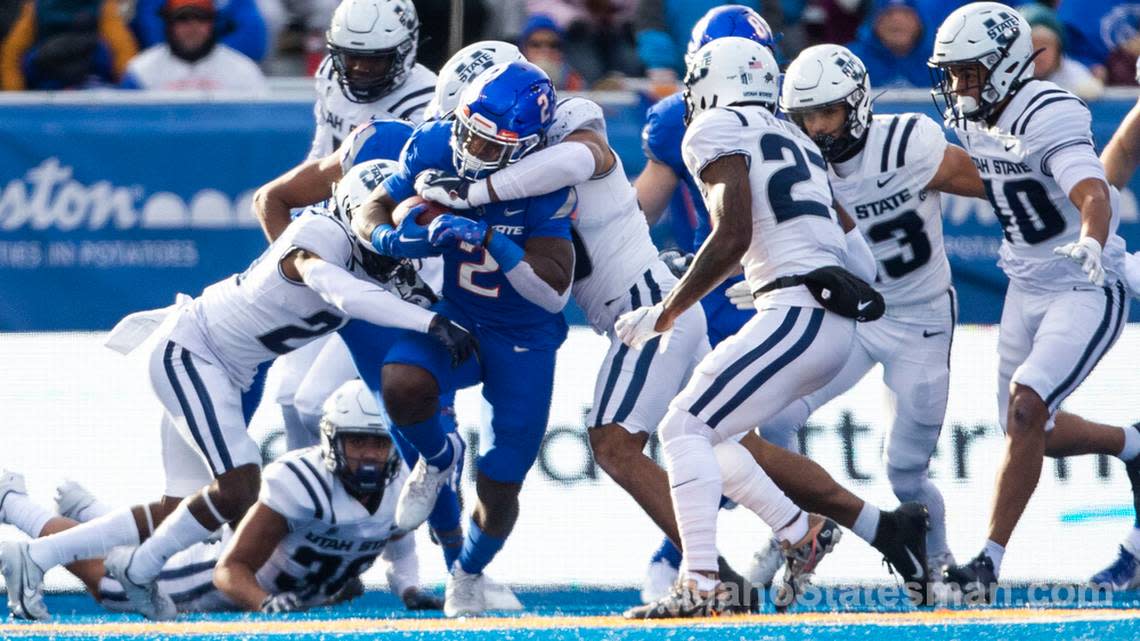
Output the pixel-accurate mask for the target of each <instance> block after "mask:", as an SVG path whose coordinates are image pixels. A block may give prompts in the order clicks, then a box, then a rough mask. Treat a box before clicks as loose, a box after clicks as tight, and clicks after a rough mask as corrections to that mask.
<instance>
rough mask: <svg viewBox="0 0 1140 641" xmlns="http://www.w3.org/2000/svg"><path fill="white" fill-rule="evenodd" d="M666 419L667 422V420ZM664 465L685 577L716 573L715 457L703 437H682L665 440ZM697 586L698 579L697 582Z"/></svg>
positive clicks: (717, 484) (717, 489) (718, 491)
mask: <svg viewBox="0 0 1140 641" xmlns="http://www.w3.org/2000/svg"><path fill="white" fill-rule="evenodd" d="M666 420H668V419H666ZM662 449H663V450H664V452H665V461H666V466H667V469H668V472H669V485H670V488H669V495H670V496H671V497H672V498H673V513H674V514H675V515H676V517H677V530H678V531H679V533H680V535H681V547H682V549H683V550H684V551H685V552H684V558H683V559H682V562H681V571H682V573H683V575H684V576H687V577H689V578H692V577H694V576H699V575H695V572H697V571H702V572H716V571H717V569H718V566H717V561H716V557H717V553H716V517H717V511H718V509H719V506H720V495H721V482H720V474H718V473H717V462H716V455H714V454H713V448H712V444H711V443H709V440H708V438H706V437H704V436H694V435H689V434H685V435H682V436H678V437H675V438H673V439H670V440H667V441H665V443H664V444H663V445H662ZM697 581H698V585H699V584H700V579H697Z"/></svg>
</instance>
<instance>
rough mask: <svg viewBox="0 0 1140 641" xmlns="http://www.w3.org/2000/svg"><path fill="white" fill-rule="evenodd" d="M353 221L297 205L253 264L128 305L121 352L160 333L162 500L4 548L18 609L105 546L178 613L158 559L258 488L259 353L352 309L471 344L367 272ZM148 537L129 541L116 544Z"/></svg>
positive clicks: (156, 371) (154, 363)
mask: <svg viewBox="0 0 1140 641" xmlns="http://www.w3.org/2000/svg"><path fill="white" fill-rule="evenodd" d="M346 224H347V221H345V222H341V221H340V220H338V219H337V218H334V217H333V216H324V215H318V214H305V215H302V216H300V217H299V218H297V220H295V221H294V222H293V223H291V224H290V225H289V227H288V228H287V229H286V230H285V232H284V233H283V234H282V235H281V237H279V238H278V239H277V240H276V241H275V242H274V243H273V244H272V245H270V247H269V248H268V249H267V250H266V251H265V252H264V253H263V254H262V255H261V256H260V257H258V258H257V259H256V260H254V262H253V263H252V264H251V265H250V267H249V269H247V270H246V271H245V272H243V273H241V274H236V275H234V276H232V277H230V278H227V279H225V280H223V281H221V282H219V283H216V284H214V285H211V286H210V287H208V288H206V290H205V291H204V292H203V293H202V295H201V296H199V297H198V298H195V299H193V300H189V301H188V302H184V303H182V304H179V305H177V306H176V309H173V310H171V309H169V308H168V309H166V310H157V311H155V312H142V313H140V314H136V315H132V316H131V317H128V318H127V319H125V320H124V321H122V322H120V324H119V325H118V326H117V327H116V329H115V330H112V332H111V337H110V339H109V344H115V345H117V346H118V347H119V348H120V349H121V351H129V350H130V349H133V348H134V347H136V346H137V345H138V343H139V342H140V341H141V339H142V337H145V336H146V335H148V334H150V333H152V332H154V333H157V334H158V336H157V345H156V346H155V348H154V349H153V351H152V353H151V356H150V380H151V384H152V387H153V388H154V391H155V394H156V395H157V396H158V399H159V401H160V402H161V403H162V405H163V407H164V409H165V410H166V414H165V417H164V420H163V423H162V439H163V467H164V470H165V473H166V487H165V489H164V492H163V498H162V501H161V504H153V505H151V506H142V507H139V508H135V509H123V510H118V511H115V512H113V513H111V514H107V515H106V516H104V517H102V518H100V519H96V520H95V521H92V522H89V523H84V524H83V525H81V526H79V527H76V528H74V529H73V530H69V531H68V532H63V533H60V534H57V535H54V536H51V537H45V538H42V539H37V540H36V541H33V542H31V543H30V544H23V545H22V546H17V548H14V549H10V550H6V551H5V552H6V554H5V555H4V557H3V558H2V559H0V560H2V561H3V565H4V572H5V576H6V578H7V580H8V581H9V583H8V585H11V586H16V585H18V586H20V588H19V590H18V592H19V593H18V594H17V595H16V597H17V598H15V599H14V601H13V602H14V603H15V604H16V608H15V611H14V614H15V615H16V616H19V617H25V618H43V617H45V616H47V611H46V609H45V607H44V604H43V600H42V593H41V588H42V579H43V572H44V571H45V570H47V569H48V568H50V567H53V566H55V565H58V564H61V563H67V562H70V561H72V560H75V559H85V558H95V557H106V558H107V568H108V572H109V573H110V574H111V576H113V577H114V578H116V579H117V580H119V581H120V583H122V584H123V587H124V590H125V592H126V595H127V597H128V599H129V601H130V603H131V606H132V607H133V608H134V609H136V610H137V611H139V612H141V613H143V614H145V615H146V616H148V617H150V618H166V617H169V616H171V615H172V614H173V613H174V608H173V605H172V604H171V603H170V600H169V599H168V598H166V597H165V596H164V595H163V594H162V593H161V591H159V590H158V589H157V586H156V584H155V580H156V579H157V578H158V576H159V573H160V571H161V569H162V566H163V564H164V563H165V562H166V561H167V559H169V558H170V557H171V556H172V555H174V554H175V553H176V552H178V551H179V550H182V549H185V548H186V547H187V546H189V545H190V544H193V543H195V542H198V541H201V540H205V539H206V538H207V537H208V536H209V535H210V533H211V532H213V531H214V530H216V529H218V528H219V527H221V526H222V525H223V524H225V523H227V522H230V521H233V520H235V519H238V518H240V517H241V516H242V514H244V513H245V511H246V509H247V508H248V507H249V506H250V505H252V504H253V502H254V500H255V497H256V492H257V487H258V479H259V476H260V464H261V452H260V449H259V448H258V446H257V444H256V443H255V442H254V441H253V439H252V438H250V436H249V435H248V434H247V433H246V423H245V419H244V417H243V414H242V407H241V391H242V388H243V387H245V386H248V385H249V383H250V381H251V379H252V378H253V375H254V371H255V370H256V369H257V367H258V366H259V365H260V364H261V363H263V362H265V361H270V360H272V359H274V358H276V357H277V356H278V355H281V354H286V353H288V352H290V351H292V350H293V349H295V348H297V347H298V346H301V345H304V344H305V343H307V342H309V341H311V340H314V339H316V338H318V337H320V336H323V335H325V334H327V333H329V332H332V331H335V330H336V329H338V328H339V327H341V326H342V325H344V324H345V323H346V322H347V321H348V319H350V318H355V319H361V320H365V321H368V322H371V323H374V324H378V325H384V326H389V327H396V328H401V329H407V330H412V331H416V332H430V333H431V334H432V336H435V337H436V339H437V340H439V341H443V342H444V343H445V344H447V345H448V347H447V349H448V350H450V351H451V353H452V354H453V355H454V357H455V358H456V359H457V360H463V359H465V358H467V357H468V356H469V355H470V354H471V352H472V351H473V349H474V341H473V339H472V338H471V336H470V335H469V334H468V333H467V332H466V331H465V330H463V329H461V328H459V327H458V326H456V325H454V324H453V323H451V322H450V321H449V320H447V319H445V318H443V317H442V316H440V315H438V314H435V313H433V312H430V311H428V310H425V309H422V308H420V307H417V306H416V305H413V304H411V303H408V302H405V301H403V300H402V299H401V298H399V297H398V296H396V295H394V294H392V293H390V292H388V291H387V290H385V289H384V288H383V287H382V286H381V285H380V284H379V283H377V282H376V281H375V280H373V279H372V278H371V276H370V274H369V273H368V271H369V265H371V264H373V263H372V262H371V261H374V260H375V259H376V257H375V255H374V254H371V253H367V257H366V256H365V254H362V253H361V249H360V246H359V244H358V243H357V242H356V240H355V239H354V237H353V236H352V233H351V232H350V231H349V230H348V229H347V228H346V226H345V225H346ZM159 319H162V320H161V326H160V327H159V328H158V329H157V331H156V330H155V327H154V325H155V323H157V322H159ZM164 517H165V518H164ZM158 522H161V525H159V526H158V527H157V529H154V528H153V527H152V526H153V525H154V524H155V523H158ZM152 531H153V535H151V536H150V537H149V538H146V537H147V535H148V534H151V532H152ZM144 538H146V540H145V541H143V543H142V545H140V546H139V548H138V549H137V550H134V551H130V550H126V549H125V548H121V549H117V550H115V551H111V549H110V548H112V547H116V546H122V545H134V544H138V543H139V541H140V540H142V539H144ZM108 553H109V554H108Z"/></svg>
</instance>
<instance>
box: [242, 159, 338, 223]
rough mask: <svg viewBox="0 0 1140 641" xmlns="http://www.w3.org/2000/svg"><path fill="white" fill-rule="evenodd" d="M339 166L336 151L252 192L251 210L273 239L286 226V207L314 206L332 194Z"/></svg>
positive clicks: (298, 167)
mask: <svg viewBox="0 0 1140 641" xmlns="http://www.w3.org/2000/svg"><path fill="white" fill-rule="evenodd" d="M341 176H342V169H341V164H340V157H339V155H338V154H336V153H332V154H329V155H328V156H325V157H324V158H321V159H318V160H308V161H305V162H303V163H301V164H300V165H297V166H296V167H294V168H292V169H290V170H289V171H287V172H285V173H284V174H281V175H280V176H278V177H277V178H274V179H273V180H271V181H269V182H268V183H266V184H265V185H263V186H262V187H261V188H260V189H258V190H257V192H255V193H254V194H253V213H254V215H255V216H257V220H258V221H259V222H260V223H261V229H262V230H263V231H264V232H265V235H266V237H268V238H269V240H270V241H271V242H272V241H274V240H276V239H277V237H278V236H280V235H281V232H283V231H285V228H286V227H288V226H289V221H290V219H291V218H290V215H289V210H291V209H294V208H296V207H306V206H308V205H315V204H317V203H319V202H321V201H322V200H325V199H326V198H329V197H331V196H332V188H333V183H335V182H336V181H338V180H340V179H341Z"/></svg>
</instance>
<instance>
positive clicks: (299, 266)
mask: <svg viewBox="0 0 1140 641" xmlns="http://www.w3.org/2000/svg"><path fill="white" fill-rule="evenodd" d="M281 272H282V273H283V274H284V275H285V276H286V278H289V279H292V280H296V281H301V282H303V283H305V284H306V285H308V286H309V288H310V289H312V290H313V291H315V292H317V293H318V294H320V296H321V298H323V299H325V301H326V302H328V303H329V304H330V305H332V306H333V307H336V308H337V309H339V310H340V311H342V312H344V313H345V314H348V316H349V317H350V318H359V319H360V320H364V321H368V322H369V323H372V324H373V325H380V326H382V327H396V328H399V329H411V330H415V331H417V332H427V331H428V329H429V328H430V327H431V322H432V319H433V318H434V317H435V316H436V314H435V312H432V311H429V310H426V309H424V308H422V307H419V306H417V305H413V304H411V303H409V302H407V301H405V300H403V299H401V298H400V297H399V296H396V295H395V294H393V293H391V292H389V291H387V290H385V289H383V288H382V287H380V285H379V284H378V283H376V282H374V281H369V280H363V279H360V278H357V277H355V276H353V275H352V274H351V273H349V272H348V271H346V270H345V269H343V268H341V267H339V266H337V265H334V264H332V263H330V262H328V261H325V260H322V259H321V257H320V256H317V255H316V254H314V253H312V252H310V251H306V250H304V249H295V250H293V251H292V252H290V253H288V254H286V255H285V257H284V258H282V259H281Z"/></svg>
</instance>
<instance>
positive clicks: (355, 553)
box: [0, 381, 442, 612]
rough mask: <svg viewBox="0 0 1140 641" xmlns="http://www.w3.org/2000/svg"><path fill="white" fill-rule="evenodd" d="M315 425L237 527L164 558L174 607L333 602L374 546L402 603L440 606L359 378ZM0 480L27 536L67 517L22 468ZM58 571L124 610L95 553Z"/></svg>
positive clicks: (384, 434) (59, 526)
mask: <svg viewBox="0 0 1140 641" xmlns="http://www.w3.org/2000/svg"><path fill="white" fill-rule="evenodd" d="M321 432H322V438H321V445H320V446H319V447H312V448H308V449H304V450H298V451H295V452H291V453H289V454H287V455H286V456H284V457H282V458H281V459H279V460H278V461H276V462H274V463H271V464H270V465H269V466H267V467H266V468H265V471H264V473H263V475H262V480H261V491H260V496H259V498H258V502H257V503H256V504H255V506H254V507H253V509H251V510H250V511H249V512H247V513H246V516H245V518H244V519H243V520H242V523H241V525H240V526H239V527H238V528H237V533H236V534H235V533H234V531H233V530H231V529H230V528H228V527H227V528H225V529H224V530H223V535H222V540H221V541H220V542H203V543H198V544H195V545H193V546H191V547H190V548H187V549H186V550H183V551H182V552H179V553H178V554H175V555H174V556H173V557H171V559H170V560H169V561H167V563H166V564H165V565H164V566H163V569H162V574H160V575H159V586H160V589H161V590H162V591H163V592H164V593H166V594H167V595H169V596H170V598H171V600H172V601H173V602H174V604H175V606H176V607H177V609H178V612H203V611H220V610H251V611H258V610H260V611H262V612H291V611H297V610H302V609H306V608H309V607H314V606H319V605H326V604H331V603H338V602H341V601H344V600H347V599H350V598H353V597H354V596H356V595H358V594H359V592H358V591H356V592H354V591H353V587H352V585H353V583H355V584H356V585H357V586H359V576H360V574H362V573H363V572H364V571H365V570H367V569H368V567H369V566H371V565H372V562H373V560H374V559H375V558H376V557H377V555H380V556H381V558H383V560H384V561H385V563H386V564H387V568H386V569H387V572H386V574H387V578H388V587H389V589H391V591H392V592H393V593H394V594H395V595H396V596H397V597H399V598H401V600H403V602H404V605H405V606H406V607H407V608H408V609H415V610H420V609H439V608H440V607H442V602H441V601H440V600H439V599H438V598H437V597H435V596H432V595H431V594H430V593H425V592H423V591H421V590H420V588H419V578H418V574H419V568H418V564H417V563H416V557H415V552H414V546H413V542H412V541H413V537H412V535H410V534H409V535H404V533H402V532H398V531H395V529H394V528H393V526H392V519H393V514H394V511H395V503H396V497H397V496H398V495H399V491H400V487H401V485H402V484H403V482H404V479H405V478H406V477H407V470H406V468H404V467H403V466H401V465H400V463H399V460H398V459H396V454H395V448H394V446H393V443H392V439H391V435H390V434H389V432H388V429H387V428H386V427H385V423H384V417H383V415H382V413H381V412H380V410H379V408H378V407H377V406H376V401H375V400H374V399H373V397H372V395H371V394H370V393H369V392H368V390H367V389H366V388H365V387H364V386H363V384H361V383H360V381H352V382H350V383H346V384H345V385H344V386H343V387H342V388H341V389H340V390H338V391H337V392H336V393H335V394H334V395H333V396H332V397H331V398H329V400H328V402H327V403H326V405H325V412H324V417H323V420H322V423H321ZM0 489H2V491H3V495H4V497H5V498H4V504H5V506H6V508H7V509H5V510H4V511H3V512H2V513H0V522H6V523H9V524H11V525H14V526H16V527H18V528H20V529H21V530H22V531H24V533H25V534H27V535H28V536H30V537H33V538H35V537H37V536H41V535H47V534H50V533H54V532H60V531H65V530H68V529H71V528H74V527H76V526H77V523H76V521H74V520H72V519H71V518H68V517H65V516H57V515H55V514H53V513H52V511H51V510H49V509H48V508H46V507H43V506H40V505H37V504H35V503H33V502H31V501H30V500H29V499H28V496H27V493H26V491H25V489H24V487H23V478H22V477H21V476H20V475H17V474H13V473H11V472H7V473H4V474H3V479H2V480H0ZM12 543H13V542H5V543H3V544H0V545H3V546H10V545H12ZM219 558H220V559H221V561H220V562H219ZM68 570H70V571H71V572H72V574H74V575H75V576H76V577H77V578H79V579H80V580H81V581H82V582H83V583H84V585H85V586H86V587H87V589H88V591H90V593H91V595H92V596H93V597H95V599H97V600H99V601H100V602H101V603H102V604H103V606H104V607H106V608H107V609H109V610H115V611H122V610H124V609H125V607H124V606H125V604H126V597H125V595H124V593H123V589H122V586H121V585H119V583H118V582H117V581H115V580H114V579H112V578H110V577H107V576H106V575H105V572H104V567H103V562H102V560H99V559H97V560H92V561H85V562H81V563H73V564H70V565H69V566H68ZM215 581H217V584H216V585H215ZM358 589H359V587H357V590H358Z"/></svg>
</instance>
